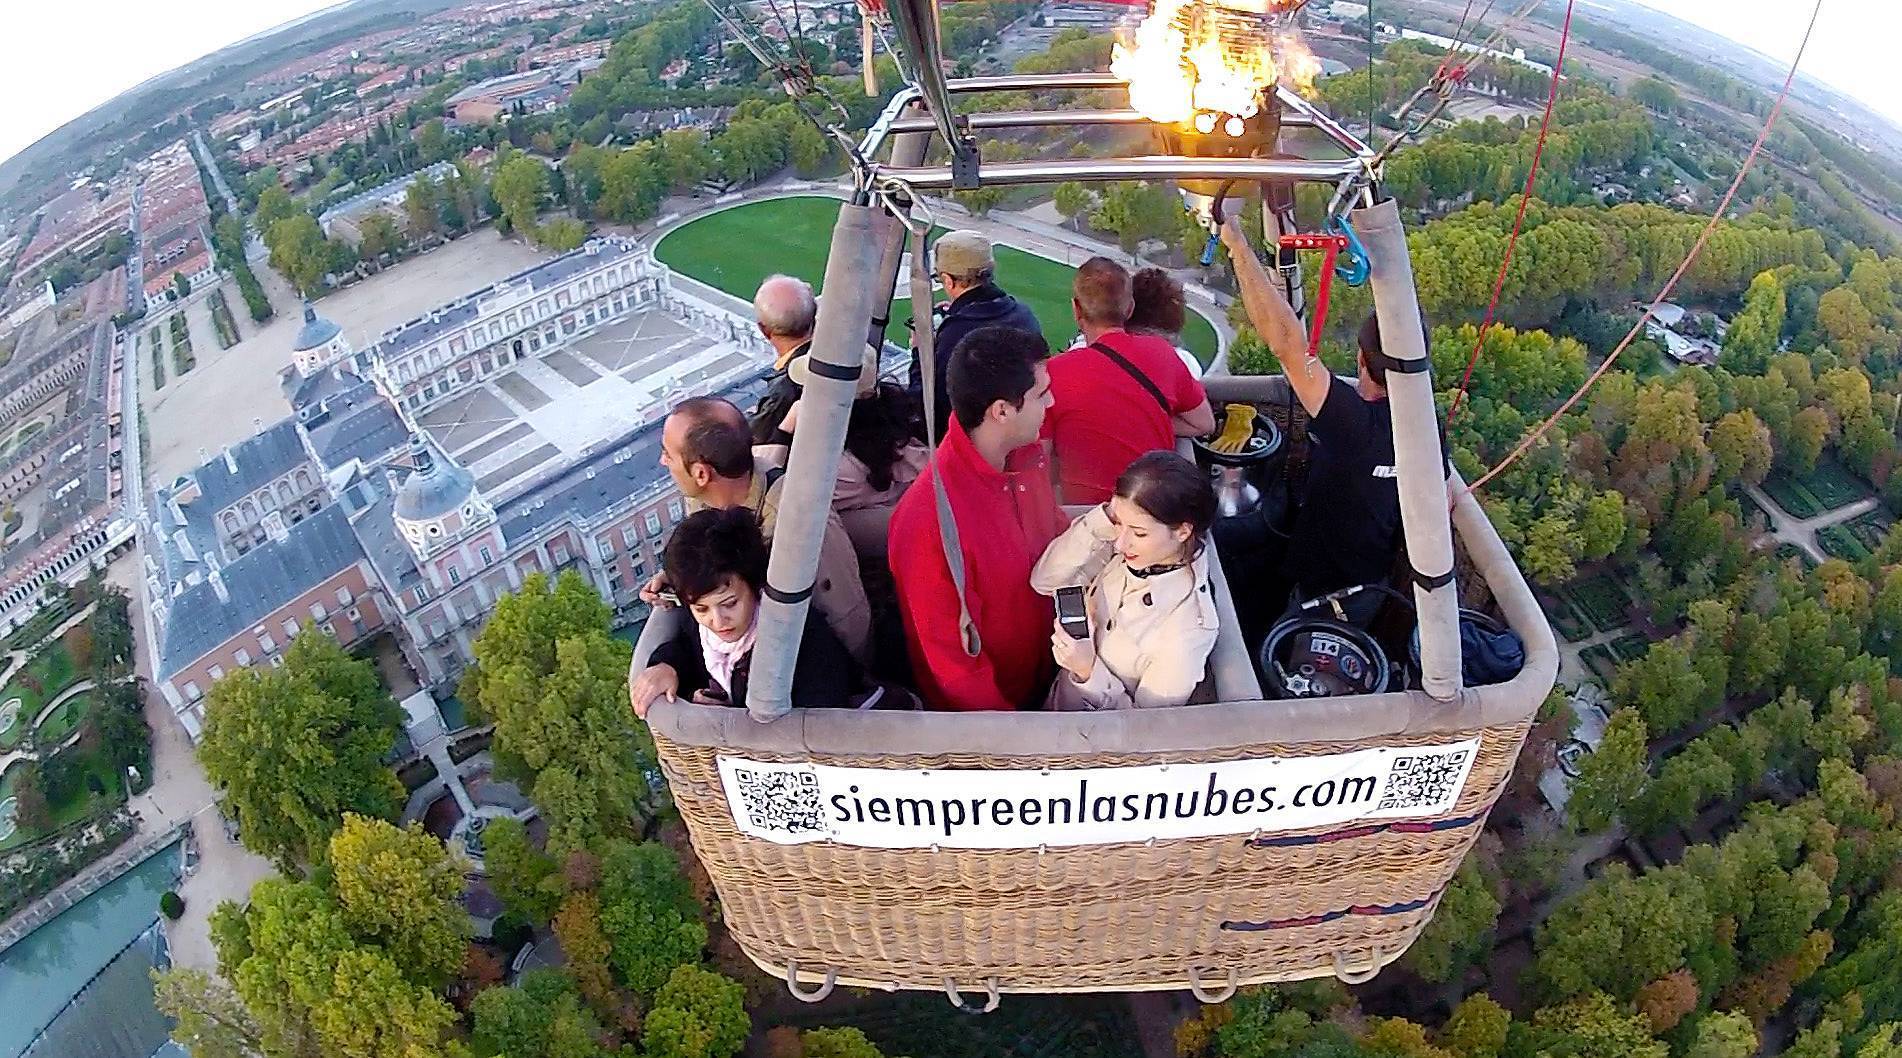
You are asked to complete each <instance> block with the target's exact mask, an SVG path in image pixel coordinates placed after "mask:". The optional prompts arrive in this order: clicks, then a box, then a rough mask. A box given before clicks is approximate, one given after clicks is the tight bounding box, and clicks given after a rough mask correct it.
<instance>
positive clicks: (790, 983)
mask: <svg viewBox="0 0 1902 1058" xmlns="http://www.w3.org/2000/svg"><path fill="white" fill-rule="evenodd" d="M838 983H839V971H837V970H827V971H826V977H825V980H823V981H821V982H819V987H818V988H815V989H813V990H812V991H810V992H802V991H800V990H799V962H798V960H796V959H789V960H787V962H786V991H788V992H791V993H792V997H793V998H794V999H797V1000H799V1001H800V1002H801V1003H817V1002H819V1001H820V1000H823V999H824V998H825V997H827V996H829V995H831V994H832V987H833V986H834V985H836V984H838Z"/></svg>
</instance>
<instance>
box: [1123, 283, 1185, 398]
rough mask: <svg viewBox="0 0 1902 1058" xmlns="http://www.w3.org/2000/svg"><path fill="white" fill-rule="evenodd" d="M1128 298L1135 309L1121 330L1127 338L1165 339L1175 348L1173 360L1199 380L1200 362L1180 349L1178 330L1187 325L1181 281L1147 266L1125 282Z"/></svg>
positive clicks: (1180, 340) (1179, 331) (1180, 331)
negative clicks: (1180, 363) (1152, 337)
mask: <svg viewBox="0 0 1902 1058" xmlns="http://www.w3.org/2000/svg"><path fill="white" fill-rule="evenodd" d="M1129 293H1130V298H1131V300H1132V301H1133V302H1134V304H1135V308H1134V309H1133V311H1131V312H1130V314H1129V322H1128V323H1127V324H1125V325H1124V326H1123V329H1124V330H1126V331H1128V332H1129V333H1131V334H1150V335H1154V336H1156V337H1157V338H1167V339H1168V340H1169V344H1170V345H1173V346H1175V347H1176V356H1178V357H1180V358H1181V359H1182V366H1184V367H1186V368H1188V369H1189V374H1191V375H1193V376H1195V377H1196V378H1201V377H1202V361H1200V360H1197V359H1196V358H1195V354H1194V353H1191V352H1189V351H1188V350H1187V349H1184V348H1183V347H1182V328H1184V327H1186V326H1188V322H1189V296H1188V294H1187V292H1185V291H1184V290H1183V288H1182V281H1181V280H1180V279H1177V278H1176V277H1175V276H1172V275H1170V274H1169V273H1168V272H1167V271H1165V270H1163V269H1161V268H1156V267H1154V266H1151V267H1149V268H1144V269H1142V270H1141V271H1139V272H1137V273H1136V274H1135V275H1133V276H1131V277H1130V278H1129Z"/></svg>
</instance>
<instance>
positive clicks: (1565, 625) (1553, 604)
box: [1546, 573, 1631, 643]
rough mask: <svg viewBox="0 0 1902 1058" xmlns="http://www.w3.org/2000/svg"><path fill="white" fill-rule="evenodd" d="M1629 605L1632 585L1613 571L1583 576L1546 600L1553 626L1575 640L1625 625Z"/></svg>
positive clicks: (1560, 632) (1567, 637)
mask: <svg viewBox="0 0 1902 1058" xmlns="http://www.w3.org/2000/svg"><path fill="white" fill-rule="evenodd" d="M1630 607H1631V591H1630V589H1629V588H1627V587H1626V585H1625V583H1624V582H1623V581H1621V580H1619V579H1618V578H1617V577H1616V576H1614V575H1613V574H1611V573H1599V574H1596V575H1592V576H1585V577H1580V578H1578V579H1577V580H1574V581H1572V582H1571V583H1569V584H1566V585H1564V586H1563V587H1560V588H1558V589H1557V590H1556V591H1555V592H1553V594H1552V595H1551V596H1550V597H1549V598H1548V599H1547V600H1546V612H1547V613H1548V614H1549V615H1550V616H1551V618H1552V626H1553V627H1554V628H1557V629H1558V631H1559V634H1560V635H1562V636H1564V637H1565V638H1566V639H1569V640H1571V641H1572V642H1575V643H1576V642H1578V641H1580V640H1584V639H1590V638H1592V637H1593V636H1596V635H1601V634H1603V633H1606V632H1610V631H1612V630H1614V629H1617V628H1621V627H1623V626H1624V625H1625V624H1626V622H1627V620H1628V616H1627V612H1626V611H1628V610H1629V609H1630Z"/></svg>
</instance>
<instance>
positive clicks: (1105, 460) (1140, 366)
mask: <svg viewBox="0 0 1902 1058" xmlns="http://www.w3.org/2000/svg"><path fill="white" fill-rule="evenodd" d="M1070 308H1071V311H1072V312H1073V313H1075V315H1076V322H1077V326H1078V327H1080V328H1081V329H1082V331H1083V344H1081V345H1079V346H1077V347H1076V348H1074V349H1071V350H1069V351H1067V352H1064V353H1062V354H1060V355H1058V356H1057V357H1056V358H1055V359H1053V360H1051V361H1050V393H1051V396H1052V397H1054V398H1055V400H1056V407H1054V408H1052V409H1051V411H1050V414H1049V415H1048V416H1046V417H1045V418H1044V424H1043V436H1044V437H1045V438H1046V439H1048V440H1049V441H1050V442H1051V445H1052V448H1053V449H1054V453H1055V456H1056V463H1057V481H1058V484H1059V486H1060V488H1061V491H1062V494H1063V502H1064V503H1071V504H1090V503H1102V502H1104V501H1106V500H1108V499H1109V498H1110V493H1111V492H1113V491H1114V490H1115V488H1116V479H1117V478H1118V477H1120V476H1121V475H1122V473H1123V471H1124V470H1125V469H1126V468H1127V467H1128V466H1129V464H1130V463H1131V462H1133V461H1134V460H1135V459H1136V457H1137V456H1139V455H1142V454H1143V453H1144V452H1152V451H1155V450H1156V449H1158V448H1174V447H1175V443H1176V438H1177V437H1201V436H1204V435H1206V434H1210V433H1213V432H1214V431H1215V413H1214V412H1212V411H1210V410H1209V397H1208V394H1207V393H1205V392H1203V389H1202V383H1200V382H1198V381H1196V379H1195V376H1193V375H1191V374H1189V369H1188V368H1187V367H1185V366H1184V365H1183V363H1182V360H1181V358H1180V357H1178V356H1177V355H1176V350H1175V346H1173V345H1170V344H1169V342H1168V341H1167V340H1166V339H1163V338H1157V337H1154V336H1152V335H1142V334H1130V333H1129V332H1128V331H1125V330H1123V325H1124V324H1125V323H1127V322H1128V320H1129V314H1130V313H1131V312H1132V311H1134V308H1135V301H1134V299H1133V298H1132V297H1131V296H1130V278H1129V270H1128V269H1126V268H1124V267H1123V266H1122V265H1119V264H1117V263H1116V262H1115V261H1112V260H1110V259H1109V258H1107V257H1092V258H1090V259H1089V260H1088V261H1085V262H1083V267H1081V268H1079V269H1077V272H1076V283H1075V286H1074V288H1073V291H1072V297H1071V299H1070Z"/></svg>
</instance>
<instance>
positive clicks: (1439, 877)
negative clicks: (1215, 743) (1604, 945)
mask: <svg viewBox="0 0 1902 1058" xmlns="http://www.w3.org/2000/svg"><path fill="white" fill-rule="evenodd" d="M1263 704H1267V703H1263ZM1277 704H1278V703H1277ZM1185 708H1188V709H1193V710H1196V711H1198V712H1199V711H1204V710H1213V711H1245V707H1241V706H1232V705H1231V706H1191V707H1185ZM925 719H933V718H928V717H927V718H925ZM1525 730H1526V724H1525V723H1524V722H1519V723H1507V724H1500V725H1497V726H1493V727H1484V728H1479V729H1477V730H1468V731H1460V732H1431V733H1422V734H1416V735H1411V736H1404V737H1395V738H1392V739H1387V740H1382V744H1383V745H1388V746H1393V747H1396V748H1398V747H1403V746H1407V745H1418V744H1421V743H1423V742H1443V741H1446V740H1447V736H1448V735H1452V736H1455V737H1465V736H1468V735H1476V736H1477V737H1478V738H1479V739H1480V746H1481V748H1480V752H1479V755H1478V759H1477V760H1476V761H1475V763H1474V766H1473V769H1472V771H1471V773H1470V774H1469V776H1468V779H1467V782H1466V785H1465V787H1464V789H1463V790H1462V792H1461V794H1460V797H1459V801H1458V804H1457V806H1456V807H1455V809H1454V810H1453V811H1452V812H1450V813H1447V814H1445V815H1443V816H1440V817H1436V818H1434V819H1430V820H1407V821H1405V822H1404V823H1395V824H1389V825H1378V824H1376V825H1370V826H1355V827H1334V828H1327V829H1321V830H1306V831H1293V832H1287V833H1277V834H1274V835H1273V836H1272V837H1269V836H1259V837H1257V836H1251V835H1237V836H1229V837H1213V838H1196V839H1187V840H1172V841H1157V842H1152V843H1146V844H1123V845H1107V846H1080V847H1071V848H1061V849H1045V850H1038V849H1021V850H1020V849H1007V850H988V849H986V850H970V849H936V850H932V849H875V848H859V847H852V846H845V845H834V844H830V843H825V844H811V845H778V844H774V843H772V842H769V841H763V840H759V839H755V838H751V837H749V836H747V835H745V834H743V833H741V832H740V831H739V830H738V828H737V827H736V826H735V824H734V818H733V813H732V811H731V809H730V807H729V805H728V803H727V799H726V793H725V791H724V789H723V788H722V785H721V781H720V775H719V772H718V768H717V765H716V758H717V756H718V753H719V751H718V750H716V749H715V748H713V747H710V746H691V745H685V744H682V743H680V742H677V741H675V740H673V739H670V738H667V737H665V736H664V735H663V736H661V737H660V739H659V742H660V747H661V756H662V760H663V761H664V762H665V766H666V772H667V778H668V780H669V782H670V783H671V784H672V788H673V792H674V798H675V801H676V803H677V804H678V805H679V808H680V812H681V815H682V816H683V817H684V818H685V819H686V821H687V824H688V828H689V830H690V831H691V833H692V836H693V844H694V848H695V850H696V851H697V852H698V853H699V856H700V860H701V863H702V864H703V865H704V866H705V867H706V870H707V872H708V874H709V875H710V876H711V877H712V879H713V882H714V885H715V886H716V888H717V889H718V890H719V893H720V902H721V911H722V913H723V915H724V916H725V919H726V924H727V927H728V929H729V930H730V931H731V932H732V934H733V936H734V938H735V940H737V941H738V942H739V944H740V946H741V947H742V948H743V949H744V950H745V951H746V953H747V954H748V955H749V956H751V957H752V959H753V960H754V961H755V962H757V963H758V964H759V965H760V966H762V967H764V968H765V969H767V970H768V971H769V972H772V973H774V974H777V975H779V976H782V977H783V976H785V974H786V972H787V969H788V968H789V967H791V966H794V965H795V964H796V965H797V966H798V968H799V970H800V975H801V976H802V977H805V978H807V979H808V980H810V981H823V980H824V979H825V978H826V977H827V975H828V974H831V975H835V976H836V979H837V980H839V981H842V982H845V983H848V984H857V985H870V986H876V987H886V988H925V989H937V988H941V987H943V985H944V983H945V980H946V979H947V978H948V979H950V980H952V981H954V982H957V983H958V984H960V985H963V986H967V987H971V988H983V987H985V986H987V985H988V984H989V983H990V982H995V984H996V987H997V988H998V990H1000V991H1016V992H1060V991H1105V990H1137V989H1149V988H1185V987H1189V986H1190V985H1191V982H1192V978H1199V979H1200V980H1201V981H1203V982H1206V983H1207V984H1208V985H1209V986H1211V987H1213V986H1216V985H1226V984H1227V983H1229V982H1231V981H1233V982H1236V983H1242V984H1247V983H1254V982H1260V981H1286V980H1295V979H1300V978H1308V977H1315V976H1323V975H1329V974H1334V973H1337V972H1341V971H1343V970H1345V971H1347V972H1348V973H1350V974H1351V973H1353V972H1355V971H1359V972H1369V971H1372V970H1377V969H1378V968H1379V967H1381V966H1383V965H1385V964H1386V963H1387V962H1389V961H1391V960H1392V959H1394V958H1396V957H1398V956H1399V955H1400V954H1401V953H1402V952H1403V951H1405V950H1406V948H1407V946H1408V944H1410V943H1411V942H1412V940H1413V937H1414V935H1415V934H1416V933H1417V932H1418V931H1419V929H1420V927H1422V926H1423V925H1425V923H1426V921H1427V920H1428V919H1429V918H1431V917H1432V914H1433V909H1434V907H1435V905H1436V903H1437V901H1438V899H1439V895H1440V892H1441V891H1442V890H1443V889H1444V888H1445V886H1446V884H1447V882H1448V881H1449V880H1450V879H1451V878H1452V876H1453V873H1454V871H1456V870H1457V869H1458V868H1459V864H1460V860H1461V859H1462V858H1463V857H1464V856H1465V854H1466V851H1467V849H1468V848H1470V847H1471V845H1472V843H1473V841H1474V840H1475V839H1476V838H1477V837H1478V834H1479V831H1480V828H1481V826H1482V824H1483V823H1484V820H1485V817H1486V811H1487V809H1488V808H1490V807H1491V805H1492V802H1493V800H1494V799H1495V798H1496V797H1497V796H1498V793H1499V791H1500V789H1501V788H1502V787H1503V786H1504V784H1505V781H1506V778H1507V776H1508V775H1509V774H1510V771H1511V768H1512V763H1513V760H1514V758H1515V757H1516V756H1517V754H1518V750H1519V746H1520V743H1521V741H1522V740H1523V739H1524V736H1525ZM1341 748H1342V747H1340V746H1338V745H1328V744H1322V743H1284V744H1271V743H1254V744H1249V745H1242V746H1234V747H1230V748H1228V749H1224V750H1220V751H1216V752H1211V753H1207V754H1200V755H1196V756H1194V757H1187V756H1185V755H1184V754H1180V753H1149V754H1143V753H1118V754H1104V755H1095V756H1087V757H1085V756H1076V755H1062V756H1047V757H1033V758H1025V757H1021V756H1009V757H1006V756H987V755H972V754H933V755H929V756H899V755H883V756H860V755H837V754H821V753H793V754H780V753H760V752H758V751H757V750H748V751H747V754H746V755H747V756H748V757H749V758H750V759H756V760H793V761H802V762H803V761H810V762H815V763H823V764H840V765H851V766H860V767H879V768H895V769H915V768H930V769H933V770H943V769H951V768H974V769H984V768H1019V769H1021V768H1027V767H1029V768H1036V767H1049V768H1051V769H1062V768H1075V767H1099V768H1100V767H1116V766H1124V765H1143V764H1157V763H1177V764H1181V763H1190V762H1195V763H1200V762H1205V761H1214V760H1239V759H1248V758H1259V757H1294V756H1303V755H1308V754H1314V753H1326V752H1338V751H1339V750H1340V749H1341ZM1353 748H1363V747H1362V746H1360V745H1356V746H1355V747H1353Z"/></svg>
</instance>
